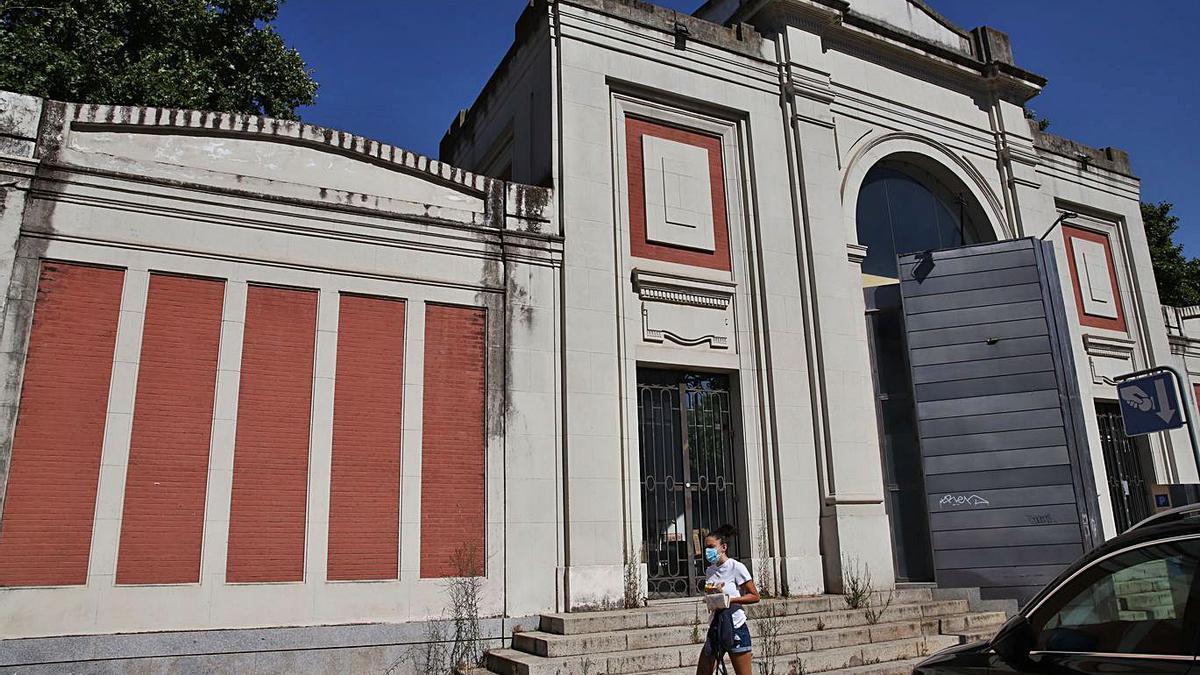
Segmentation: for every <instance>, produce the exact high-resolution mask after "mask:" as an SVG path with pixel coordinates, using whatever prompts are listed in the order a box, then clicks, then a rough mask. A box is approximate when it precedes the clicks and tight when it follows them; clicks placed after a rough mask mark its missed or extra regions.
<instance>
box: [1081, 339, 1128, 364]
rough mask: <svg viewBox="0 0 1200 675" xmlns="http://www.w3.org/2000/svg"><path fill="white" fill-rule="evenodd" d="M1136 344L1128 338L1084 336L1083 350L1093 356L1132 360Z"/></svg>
mask: <svg viewBox="0 0 1200 675" xmlns="http://www.w3.org/2000/svg"><path fill="white" fill-rule="evenodd" d="M1136 345H1137V343H1136V342H1134V341H1133V340H1130V339H1128V338H1119V337H1111V336H1107V335H1096V334H1094V333H1084V334H1083V348H1084V351H1086V352H1087V353H1088V354H1090V355H1092V356H1102V357H1105V358H1110V359H1121V360H1125V361H1128V360H1131V359H1132V358H1133V350H1134V347H1135V346H1136Z"/></svg>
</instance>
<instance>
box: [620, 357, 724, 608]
mask: <svg viewBox="0 0 1200 675" xmlns="http://www.w3.org/2000/svg"><path fill="white" fill-rule="evenodd" d="M730 401H731V399H730V394H729V379H728V378H727V377H726V376H724V375H717V374H712V373H685V372H677V371H664V370H639V371H638V422H639V438H640V446H641V469H642V481H641V486H642V536H643V545H644V547H645V556H646V563H647V569H648V573H649V574H648V575H649V589H648V590H649V595H650V597H652V598H656V597H657V598H662V597H677V596H686V595H694V594H697V593H699V592H700V590H701V588H702V586H703V583H704V577H703V574H704V568H705V566H706V563H705V562H704V555H703V554H704V537H705V536H707V534H708V533H709V532H710V531H712V530H713V529H716V528H717V527H719V526H721V525H723V524H725V523H730V524H732V525H734V526H735V527H737V526H739V513H738V511H739V509H738V488H739V483H738V480H737V472H736V466H735V464H734V452H733V448H734V444H733V419H732V412H731V405H730ZM738 554H739V552H738V542H737V541H731V542H730V555H731V556H733V557H737V556H738Z"/></svg>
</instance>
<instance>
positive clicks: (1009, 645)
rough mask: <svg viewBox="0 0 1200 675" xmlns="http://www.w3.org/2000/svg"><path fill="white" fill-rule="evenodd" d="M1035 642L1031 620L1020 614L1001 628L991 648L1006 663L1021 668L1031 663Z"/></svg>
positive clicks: (993, 639)
mask: <svg viewBox="0 0 1200 675" xmlns="http://www.w3.org/2000/svg"><path fill="white" fill-rule="evenodd" d="M1034 642H1035V640H1034V635H1033V626H1032V625H1031V624H1030V623H1029V619H1026V618H1025V617H1024V616H1021V615H1019V614H1018V615H1017V616H1014V617H1013V618H1011V619H1009V620H1008V622H1007V623H1005V624H1004V625H1003V626H1001V627H1000V632H998V633H996V637H994V638H992V642H991V645H990V646H991V648H992V651H994V652H996V655H997V656H999V657H1000V658H1001V659H1002V660H1003V661H1004V662H1005V663H1007V664H1008V665H1010V666H1015V667H1021V666H1024V665H1026V664H1028V663H1029V662H1030V659H1029V652H1030V651H1032V650H1033V645H1034Z"/></svg>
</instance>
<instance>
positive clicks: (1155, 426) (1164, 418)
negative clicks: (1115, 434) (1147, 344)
mask: <svg viewBox="0 0 1200 675" xmlns="http://www.w3.org/2000/svg"><path fill="white" fill-rule="evenodd" d="M1117 398H1119V399H1120V401H1121V419H1122V420H1124V422H1125V435H1127V436H1142V435H1144V434H1152V433H1154V432H1156V431H1166V430H1167V429H1178V428H1179V427H1181V426H1183V411H1182V410H1180V409H1179V395H1178V394H1177V393H1176V389H1175V378H1174V377H1172V376H1171V373H1169V372H1161V373H1154V374H1153V375H1146V376H1145V377H1139V378H1137V379H1133V380H1124V381H1122V382H1121V383H1119V384H1118V385H1117Z"/></svg>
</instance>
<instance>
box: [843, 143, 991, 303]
mask: <svg viewBox="0 0 1200 675" xmlns="http://www.w3.org/2000/svg"><path fill="white" fill-rule="evenodd" d="M857 225H858V243H859V244H862V245H863V246H866V247H867V258H866V260H864V261H863V264H862V271H863V273H864V274H867V275H870V276H872V277H883V278H885V279H895V278H897V272H896V256H897V255H898V254H904V253H914V252H916V251H928V250H933V249H941V248H955V247H958V246H964V245H966V244H976V243H980V242H983V241H993V240H994V239H995V237H994V236H992V234H991V231H990V228H989V227H988V225H987V221H986V219H985V218H984V216H983V213H982V210H981V209H980V208H979V206H978V204H976V203H975V200H974V199H973V198H972V197H971V195H970V194H969V193H967V192H966V190H965V188H964V189H960V190H952V189H951V188H950V187H949V186H948V182H947V181H944V180H942V179H941V178H939V176H937V175H935V174H934V173H932V172H930V171H927V170H925V169H924V168H922V167H921V166H920V165H918V164H916V163H914V162H912V161H909V160H906V159H903V158H900V157H893V158H889V159H885V160H883V161H882V162H880V163H878V164H876V165H875V166H874V167H872V168H871V170H870V171H868V172H867V177H866V178H865V179H864V180H863V185H862V189H861V190H859V193H858V214H857ZM880 281H882V279H881V280H880Z"/></svg>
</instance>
